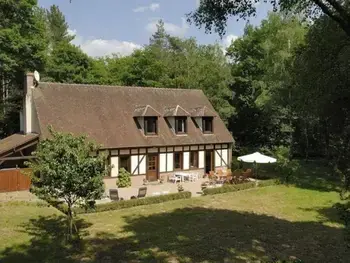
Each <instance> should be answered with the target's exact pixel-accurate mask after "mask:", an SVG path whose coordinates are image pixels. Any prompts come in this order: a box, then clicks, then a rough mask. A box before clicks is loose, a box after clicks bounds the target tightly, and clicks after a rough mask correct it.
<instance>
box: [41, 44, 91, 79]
mask: <svg viewBox="0 0 350 263" xmlns="http://www.w3.org/2000/svg"><path fill="white" fill-rule="evenodd" d="M90 69H91V59H90V58H89V56H88V55H86V54H85V53H84V52H83V51H82V50H81V49H80V48H79V47H77V46H75V45H73V44H70V43H68V42H65V41H63V42H60V43H58V44H57V45H56V46H54V47H53V50H52V52H51V54H50V57H49V62H48V67H47V70H46V74H45V78H46V80H52V81H56V82H68V83H86V82H87V79H88V76H89V71H90Z"/></svg>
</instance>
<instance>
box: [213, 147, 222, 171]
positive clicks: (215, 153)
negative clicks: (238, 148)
mask: <svg viewBox="0 0 350 263" xmlns="http://www.w3.org/2000/svg"><path fill="white" fill-rule="evenodd" d="M219 152H220V153H221V150H215V151H214V156H215V167H218V166H221V158H220V156H219Z"/></svg>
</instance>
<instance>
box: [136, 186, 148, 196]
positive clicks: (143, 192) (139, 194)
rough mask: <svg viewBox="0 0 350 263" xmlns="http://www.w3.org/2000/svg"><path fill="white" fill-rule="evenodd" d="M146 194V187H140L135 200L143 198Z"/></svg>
mask: <svg viewBox="0 0 350 263" xmlns="http://www.w3.org/2000/svg"><path fill="white" fill-rule="evenodd" d="M146 194H147V187H140V188H139V193H138V194H137V198H142V197H145V196H146Z"/></svg>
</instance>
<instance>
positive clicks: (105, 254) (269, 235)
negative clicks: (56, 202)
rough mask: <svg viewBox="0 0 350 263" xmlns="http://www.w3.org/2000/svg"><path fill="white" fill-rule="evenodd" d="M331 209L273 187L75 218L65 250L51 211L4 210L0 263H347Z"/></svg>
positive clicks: (315, 195)
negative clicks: (75, 237)
mask: <svg viewBox="0 0 350 263" xmlns="http://www.w3.org/2000/svg"><path fill="white" fill-rule="evenodd" d="M337 201H339V197H338V194H337V193H336V192H333V191H325V190H322V191H317V190H311V189H306V188H305V189H303V188H297V187H286V186H282V185H279V186H270V187H264V188H258V189H257V188H255V189H250V190H245V191H240V192H234V193H226V194H218V195H214V196H205V197H199V198H192V199H188V200H177V201H171V202H167V203H162V204H155V205H150V206H142V207H134V208H130V209H124V210H119V211H108V212H101V213H95V214H87V215H81V216H79V222H78V225H79V226H80V229H81V236H82V238H81V241H79V242H78V241H77V242H76V243H74V245H71V246H67V245H66V243H65V241H64V240H65V237H64V235H63V234H62V233H64V232H65V225H64V220H63V219H62V217H61V216H60V215H59V213H58V212H57V211H56V210H55V209H53V208H49V207H36V206H33V205H31V206H25V205H20V204H16V205H15V206H13V205H11V203H7V204H4V205H2V207H1V216H0V236H1V242H0V262H6V263H7V262H10V263H11V262H26V263H27V262H82V261H83V262H169V261H170V262H224V260H226V261H225V262H254V261H258V260H260V259H265V260H272V259H275V258H279V259H288V258H294V257H297V258H300V259H302V260H303V261H304V262H347V261H348V258H349V257H350V254H349V250H348V248H346V247H345V245H344V242H343V231H342V230H343V225H342V223H341V222H340V221H338V218H337V215H336V211H334V209H332V208H331V207H332V205H333V204H334V203H335V202H337Z"/></svg>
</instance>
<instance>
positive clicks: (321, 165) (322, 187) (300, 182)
mask: <svg viewBox="0 0 350 263" xmlns="http://www.w3.org/2000/svg"><path fill="white" fill-rule="evenodd" d="M298 162H299V165H300V167H299V169H298V170H297V172H296V173H295V175H294V176H293V177H292V178H291V180H290V181H289V183H291V184H293V185H295V186H296V187H298V188H303V189H309V190H316V191H321V192H330V191H339V190H340V178H339V176H338V175H336V174H335V173H334V171H333V168H332V167H331V166H330V165H329V164H328V162H327V161H326V160H309V161H304V160H299V161H298ZM259 172H260V173H261V177H262V178H264V177H266V178H271V177H272V178H280V175H279V174H278V172H276V165H275V164H261V165H260V167H259ZM281 179H282V180H283V178H281Z"/></svg>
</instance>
